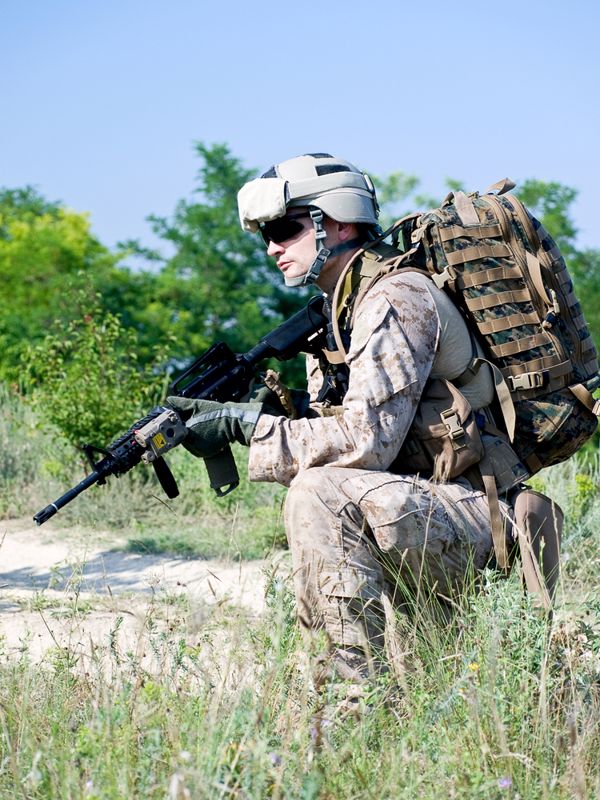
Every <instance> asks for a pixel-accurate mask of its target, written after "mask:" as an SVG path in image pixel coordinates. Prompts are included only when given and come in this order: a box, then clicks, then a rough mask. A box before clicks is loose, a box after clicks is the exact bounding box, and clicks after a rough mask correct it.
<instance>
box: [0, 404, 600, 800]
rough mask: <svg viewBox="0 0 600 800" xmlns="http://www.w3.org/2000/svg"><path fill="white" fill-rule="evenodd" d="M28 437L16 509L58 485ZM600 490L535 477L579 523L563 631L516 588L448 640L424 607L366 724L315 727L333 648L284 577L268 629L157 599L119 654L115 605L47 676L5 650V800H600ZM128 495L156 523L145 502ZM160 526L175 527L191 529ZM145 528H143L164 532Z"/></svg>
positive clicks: (185, 478) (188, 496)
mask: <svg viewBox="0 0 600 800" xmlns="http://www.w3.org/2000/svg"><path fill="white" fill-rule="evenodd" d="M15 413H16V412H15ZM6 424H7V423H6V422H2V425H6ZM11 424H13V423H11ZM22 427H23V426H22V424H21V423H18V424H16V425H14V427H13V428H12V429H11V433H10V436H14V435H17V437H19V436H20V437H21V438H20V439H18V441H19V445H18V447H21V448H23V450H22V451H19V452H22V453H23V454H24V459H23V462H22V463H16V462H10V463H8V461H7V462H6V463H7V464H8V467H5V466H3V467H2V473H1V474H2V480H3V482H4V483H3V486H5V487H8V491H9V492H14V493H15V495H16V494H17V493H18V489H17V485H18V482H19V481H20V480H23V479H24V478H25V479H26V480H29V481H30V484H31V485H30V488H29V489H28V491H30V492H31V497H33V496H35V493H36V492H37V491H40V490H41V489H43V488H44V487H43V486H42V483H43V481H42V482H41V483H39V484H38V483H37V481H38V480H40V479H39V473H38V472H37V471H36V470H37V469H38V464H39V461H38V457H37V455H36V454H39V452H42V454H43V456H44V458H50V457H51V456H53V455H55V451H54V450H53V448H54V443H53V442H52V441H51V440H46V439H44V440H43V441H42V440H39V441H38V440H36V441H37V445H36V448H35V451H34V453H33V456H32V457H31V459H30V456H29V455H28V451H27V442H28V440H27V437H25V438H23V436H22V433H23V432H22ZM0 430H4V431H6V428H4V429H0ZM35 435H36V436H37V435H38V434H37V433H36V434H35ZM31 436H33V433H32V434H31ZM6 441H7V443H8V445H9V446H13V447H16V445H15V444H14V442H13V441H12V440H11V438H10V437H9V438H8V439H7V440H6ZM40 442H42V444H40ZM40 447H41V451H40V449H39V448H40ZM44 448H47V449H44ZM32 452H33V451H32ZM185 456H186V454H184V453H182V454H181V459H182V460H181V464H179V462H177V467H179V468H180V469H181V476H182V485H183V486H184V487H186V489H187V491H186V493H185V495H184V497H183V499H182V506H181V508H182V509H183V510H181V511H178V513H180V514H181V515H182V518H188V515H190V516H192V515H193V514H194V513H197V512H198V509H201V510H202V513H204V514H205V515H207V514H210V513H212V511H211V509H212V508H213V506H212V505H211V504H212V503H213V502H214V501H213V500H212V498H210V495H209V494H207V493H206V492H205V491H204V488H203V487H204V478H203V477H199V476H201V475H202V473H201V471H200V470H201V464H200V463H199V462H194V461H192V460H191V459H187V458H186V457H185ZM178 457H179V456H178ZM28 459H30V460H28ZM17 460H18V459H17ZM28 465H29V466H28ZM191 465H193V466H191ZM188 469H189V470H190V473H189V474H188V473H187V472H186V470H188ZM196 469H198V472H196ZM23 476H24V478H23ZM48 480H50V478H49V479H48ZM599 481H600V465H599V463H598V460H597V459H591V460H589V461H587V462H585V463H584V462H583V461H576V460H573V461H571V462H569V463H568V464H566V465H563V466H561V467H558V468H555V469H553V470H549V471H547V472H546V473H543V474H542V475H541V476H539V477H537V478H536V479H535V484H536V486H537V487H538V488H541V489H546V490H547V491H548V492H549V493H550V494H552V496H554V497H555V498H556V499H557V500H558V502H559V503H561V505H562V506H563V508H564V510H565V512H566V531H565V538H564V552H565V556H566V560H565V563H564V568H563V580H562V584H561V586H560V589H559V593H558V602H557V610H556V614H555V616H554V618H553V620H548V618H546V617H544V616H543V615H541V614H540V612H539V611H538V610H537V609H536V608H535V607H534V606H533V605H532V603H531V602H530V598H528V597H526V596H525V595H524V594H523V592H522V588H521V585H520V579H519V575H518V574H517V572H514V573H513V574H512V576H511V578H510V579H509V580H507V581H502V580H499V579H498V578H497V577H496V576H495V575H494V574H492V573H490V574H486V575H485V576H484V580H483V587H482V589H481V591H480V592H479V593H478V594H472V595H469V596H465V597H464V598H463V599H462V601H461V602H460V603H459V605H458V606H457V608H456V612H455V616H454V618H453V620H452V621H451V622H449V623H448V624H447V625H445V626H440V625H439V624H434V623H433V622H430V621H428V619H427V617H426V616H424V615H426V613H427V611H426V610H425V611H421V612H420V614H419V615H418V619H419V624H417V623H412V622H410V621H409V620H408V618H404V617H402V618H399V619H398V620H397V624H395V625H394V626H393V631H392V627H390V640H389V641H390V644H389V648H390V656H391V661H392V664H393V666H394V672H393V675H392V678H391V679H388V680H386V681H384V680H383V679H382V680H381V682H380V683H379V684H377V685H374V686H373V687H372V690H371V694H370V697H369V698H368V700H369V703H368V706H366V707H365V709H364V710H365V713H364V715H363V716H362V718H361V719H360V720H356V719H354V718H352V717H349V718H347V719H340V720H338V721H336V722H335V723H334V724H328V720H327V715H325V716H324V715H323V714H321V713H320V711H321V709H320V706H321V704H322V702H323V700H322V699H320V698H318V697H317V695H316V694H315V692H314V690H313V687H312V684H311V681H310V673H311V670H310V664H311V661H312V659H313V658H314V656H315V654H316V653H318V652H319V644H320V643H319V642H318V641H313V642H307V641H305V640H304V639H302V638H301V637H300V636H299V633H298V630H297V627H296V624H295V621H294V611H293V598H292V594H291V589H290V581H289V578H288V577H286V575H285V574H283V575H282V574H280V572H278V573H274V574H268V575H267V576H266V578H267V580H266V583H267V608H266V612H265V614H264V615H263V616H262V617H260V618H257V619H252V618H250V617H249V616H248V614H245V613H242V612H241V611H240V610H236V609H235V608H231V607H228V606H226V605H223V606H219V605H216V606H214V607H212V608H211V609H210V610H209V611H208V612H207V613H206V614H204V615H201V616H200V617H199V616H198V615H197V614H194V613H193V612H192V610H191V609H190V608H189V607H187V606H186V604H185V603H181V604H180V605H179V606H177V609H176V615H175V616H171V617H170V619H169V624H168V625H166V626H165V625H160V624H159V620H160V618H161V613H162V611H161V608H160V607H159V603H160V599H159V598H158V597H156V598H154V599H152V600H151V601H150V604H149V606H148V608H147V610H146V614H145V616H144V620H143V626H142V628H141V630H140V634H139V639H138V640H136V641H129V642H127V643H124V641H123V639H122V638H120V637H119V629H120V627H121V625H122V615H123V613H124V611H123V610H122V604H120V605H119V606H118V608H117V610H115V611H114V616H113V629H112V631H111V632H110V633H109V634H108V635H107V636H106V637H105V638H104V639H99V640H94V641H90V642H89V644H87V646H86V647H84V648H82V647H81V646H80V647H78V648H71V649H70V648H66V649H65V648H58V647H56V648H54V649H52V650H49V651H47V653H46V654H45V656H44V657H43V659H42V661H41V662H39V661H36V662H34V660H33V659H32V657H31V655H30V652H29V649H28V647H27V644H26V643H24V646H23V647H22V648H21V651H20V653H19V655H18V656H17V657H15V656H14V655H13V654H9V653H8V652H2V653H0V742H1V754H0V798H7V799H8V798H13V797H14V798H21V797H22V798H32V799H33V798H58V797H60V798H93V799H95V800H117V798H119V799H120V798H127V799H128V800H129V798H132V799H134V800H135V799H137V798H139V799H140V800H142V798H144V799H145V798H161V800H162V798H171V799H172V800H183V799H184V798H211V799H212V798H239V799H240V800H241V799H242V798H244V800H246V799H247V798H248V799H249V798H256V799H257V800H263V798H290V799H293V800H296V799H297V798H301V799H302V800H313V799H314V800H316V799H317V798H322V800H333V799H334V798H365V800H367V798H390V799H391V798H411V799H412V798H415V797H418V798H425V800H427V799H428V798H432V799H433V798H436V800H437V798H440V799H441V798H444V800H445V799H446V798H465V800H467V799H468V800H471V799H472V798H482V799H484V798H485V800H487V799H488V798H513V800H516V799H517V798H520V799H521V800H534V798H535V799H536V800H537V798H541V799H543V800H546V799H548V800H550V799H552V800H555V799H557V800H563V799H564V800H570V799H571V798H590V799H591V798H596V797H599V796H600V760H599V759H598V753H600V595H599V594H598V589H597V585H598V580H597V576H598V574H599V567H600V564H599V560H600V547H599V541H598V525H599V523H600V494H599V491H598V486H599V485H600V484H599ZM116 483H117V484H118V482H116ZM132 487H133V488H132V491H135V492H139V501H140V502H141V503H142V505H143V504H144V503H145V504H146V506H145V507H146V509H147V508H148V500H147V497H148V492H147V491H146V489H147V487H146V485H145V484H143V483H141V484H139V485H138V484H135V483H133V484H132ZM193 487H196V489H197V494H194V490H193ZM46 488H47V487H46ZM119 488H120V489H121V490H122V488H123V487H122V484H121V486H119V485H117V486H115V488H114V489H109V490H108V492H106V489H107V487H104V488H103V489H98V495H100V494H101V493H102V492H105V495H104V496H110V492H114V493H115V494H114V495H112V496H113V498H114V501H115V502H116V496H117V495H116V493H117V490H118V489H119ZM129 488H130V487H129V486H128V487H127V490H128V491H129ZM266 488H267V489H268V491H269V492H270V491H271V490H270V489H269V487H266ZM125 494H127V492H126V493H125ZM232 497H233V495H232ZM239 497H243V498H244V502H245V503H246V504H247V505H248V507H249V508H254V509H257V508H259V507H261V505H262V506H264V507H266V506H268V505H269V503H271V502H272V500H273V498H276V501H277V503H278V502H279V500H278V498H277V495H276V494H275V495H271V494H266V495H261V494H260V491H258V490H257V491H256V492H255V490H254V489H253V488H245V489H244V490H243V491H242V493H240V495H239ZM47 499H49V498H44V502H45V501H47ZM80 500H83V498H80ZM15 502H16V501H15ZM75 502H76V503H78V502H79V501H75ZM89 502H90V503H91V502H92V501H91V500H90V501H89ZM130 502H131V503H133V502H135V503H137V502H138V498H137V497H136V498H135V499H134V500H133V501H132V500H130ZM230 502H231V503H232V505H231V506H229V507H226V508H225V510H224V511H222V512H221V513H223V514H224V515H227V514H229V515H230V516H229V517H228V518H227V524H228V525H230V526H231V528H232V529H233V530H234V531H235V530H236V529H237V526H238V525H241V524H243V523H242V522H241V520H243V519H244V517H243V513H245V512H240V511H238V512H237V514H238V516H237V518H236V510H235V506H234V505H233V500H231V499H230ZM203 503H205V504H206V505H203ZM73 506H75V504H73ZM83 507H84V506H83V505H82V503H80V502H79V508H83ZM157 507H160V505H159V506H157ZM88 508H89V507H88ZM93 508H96V509H97V511H96V512H95V513H97V514H98V518H97V524H98V525H101V524H104V523H105V522H106V517H103V516H102V514H104V512H103V511H102V508H101V506H93ZM132 509H133V507H132ZM132 509H130V514H132V515H133V514H134V510H132ZM70 513H73V514H74V515H75V514H76V513H83V512H80V511H77V512H76V511H75V510H73V511H72V512H70ZM86 513H88V514H89V513H91V512H90V511H89V510H88V511H87V512H86ZM107 513H108V512H107ZM111 513H112V512H111ZM135 513H137V512H135ZM153 513H155V510H154V512H153ZM163 513H164V514H165V525H164V529H165V530H167V529H168V527H169V523H170V522H171V524H172V521H173V519H177V517H175V516H168V515H169V514H171V512H168V511H166V510H165V511H164V512H163ZM63 518H64V517H63ZM151 518H152V514H148V516H147V517H146V518H145V519H147V520H148V522H147V523H146V522H144V523H143V524H148V526H149V527H148V531H152V532H153V534H154V535H157V530H158V528H157V526H156V524H155V523H151V522H150V520H151ZM73 519H75V517H73ZM153 525H154V527H151V526H153ZM141 530H142V529H140V531H141ZM270 535H271V534H270ZM233 555H236V553H234V554H233ZM0 556H1V550H0ZM119 608H120V609H121V610H118V609H119ZM77 613H79V612H77V611H75V612H74V615H73V619H72V624H73V626H75V625H76V623H77V618H76V615H77ZM81 613H82V614H83V613H85V612H84V611H83V610H82V611H81ZM399 653H408V654H409V656H408V657H405V658H404V657H399V655H398V654H399ZM149 655H150V656H151V658H148V656H149ZM367 712H368V713H367Z"/></svg>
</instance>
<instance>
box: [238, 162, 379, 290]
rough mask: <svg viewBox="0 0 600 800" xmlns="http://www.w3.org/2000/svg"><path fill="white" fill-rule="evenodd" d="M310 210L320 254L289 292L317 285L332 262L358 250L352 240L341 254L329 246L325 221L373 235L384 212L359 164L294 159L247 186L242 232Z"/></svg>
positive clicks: (242, 200) (242, 199) (243, 195)
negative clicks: (349, 225)
mask: <svg viewBox="0 0 600 800" xmlns="http://www.w3.org/2000/svg"><path fill="white" fill-rule="evenodd" d="M298 206H307V207H308V209H309V212H310V217H311V219H312V223H313V226H314V228H315V236H316V245H317V254H316V258H315V260H314V261H313V263H312V264H311V266H310V268H309V270H308V271H307V273H306V274H305V275H302V276H300V277H298V278H291V279H289V280H286V284H287V285H288V286H299V285H302V284H307V283H314V282H315V281H316V280H317V278H318V277H319V274H320V272H321V270H322V269H323V266H324V264H325V262H326V261H327V259H328V258H329V256H331V255H337V254H338V253H339V252H340V251H341V250H342V249H349V248H351V247H356V246H357V244H359V242H358V241H357V240H352V241H351V242H347V243H346V244H344V245H341V246H337V247H336V248H332V249H328V248H327V247H326V244H325V229H324V227H323V217H324V216H325V215H326V216H328V217H331V219H333V220H335V221H336V222H353V223H361V224H362V225H363V226H364V228H365V230H366V231H367V232H369V231H372V232H373V234H376V233H377V232H378V231H379V227H378V223H377V217H378V215H379V206H378V204H377V197H376V194H375V187H374V186H373V182H372V181H371V179H370V178H369V176H368V175H367V174H366V173H364V172H361V171H360V170H359V169H358V168H357V167H355V166H354V164H351V163H350V162H349V161H344V160H343V159H341V158H335V157H334V156H331V155H329V154H328V153H308V154H307V155H303V156H297V157H296V158H290V159H288V160H287V161H282V162H281V163H280V164H276V165H275V166H273V167H271V168H270V169H269V170H267V172H265V173H264V174H263V175H261V176H260V178H256V179H255V180H252V181H250V182H249V183H246V184H245V185H244V186H242V188H241V189H240V191H239V193H238V208H239V214H240V222H241V224H242V228H243V229H244V230H247V231H252V232H256V231H258V230H260V229H261V227H262V226H263V225H264V224H265V223H266V222H270V221H271V220H274V219H278V218H280V217H283V216H285V214H286V213H287V210H288V209H290V208H294V207H298Z"/></svg>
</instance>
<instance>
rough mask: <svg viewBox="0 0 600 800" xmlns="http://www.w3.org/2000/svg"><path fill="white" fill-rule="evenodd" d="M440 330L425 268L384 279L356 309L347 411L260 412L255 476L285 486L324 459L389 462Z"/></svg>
mask: <svg viewBox="0 0 600 800" xmlns="http://www.w3.org/2000/svg"><path fill="white" fill-rule="evenodd" d="M439 335H440V324H439V317H438V313H437V311H436V306H435V303H434V300H433V298H432V296H431V293H430V291H429V289H428V288H427V286H426V285H425V284H424V282H423V279H422V278H420V277H419V276H416V275H412V274H410V273H408V274H406V273H405V274H402V275H391V276H389V277H387V278H385V279H383V280H381V281H379V282H378V283H377V284H376V285H375V286H374V287H373V289H372V290H371V291H369V293H368V295H367V296H366V297H365V299H364V300H363V302H362V303H361V304H360V306H359V308H358V309H357V311H356V316H355V320H354V326H353V331H352V341H351V344H350V348H349V351H348V356H347V364H348V366H349V370H350V379H349V387H348V392H347V394H346V396H345V398H344V401H343V407H342V410H341V413H339V414H335V415H332V416H327V417H317V418H314V419H298V420H290V419H287V418H285V417H272V416H268V415H266V414H265V415H263V416H261V417H260V419H259V421H258V424H257V426H256V430H255V433H254V436H253V437H252V442H251V446H250V459H249V477H250V479H251V480H255V481H277V482H278V483H282V484H284V485H286V486H289V484H290V483H291V482H292V480H293V479H294V477H295V476H296V474H297V473H298V472H299V471H301V470H306V469H309V468H311V467H317V466H326V465H327V466H332V467H347V468H356V469H365V470H386V469H387V468H388V467H389V466H390V464H391V463H392V462H393V461H394V458H395V457H396V455H397V454H398V452H399V450H400V447H401V445H402V443H403V441H404V438H405V436H406V434H407V432H408V430H409V428H410V425H411V422H412V420H413V417H414V415H415V412H416V410H417V406H418V404H419V400H420V397H421V394H422V392H423V388H424V386H425V382H426V381H427V379H428V377H429V375H430V373H431V371H432V367H433V364H434V359H435V355H436V349H437V345H438V339H439Z"/></svg>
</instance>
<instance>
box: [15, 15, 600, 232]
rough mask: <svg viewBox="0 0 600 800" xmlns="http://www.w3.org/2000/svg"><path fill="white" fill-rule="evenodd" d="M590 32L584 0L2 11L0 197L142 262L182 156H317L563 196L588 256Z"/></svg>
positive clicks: (173, 194)
mask: <svg viewBox="0 0 600 800" xmlns="http://www.w3.org/2000/svg"><path fill="white" fill-rule="evenodd" d="M599 30H600V3H599V2H598V0H571V2H564V0H560V2H558V1H557V0H545V2H544V1H543V0H529V1H527V0H503V1H502V2H493V3H492V2H485V0H479V2H473V0H466V1H465V2H461V0H457V2H449V1H448V0H444V1H442V0H422V2H421V3H415V2H408V1H407V0H395V2H394V1H393V0H371V2H356V0H345V2H341V1H339V0H331V2H327V0H321V2H313V1H312V0H307V1H306V2H304V3H297V2H296V3H290V2H284V1H283V0H277V1H275V0H267V1H266V2H260V0H256V1H255V2H254V3H242V2H237V0H221V2H204V1H201V0H162V2H159V1H158V0H143V1H142V0H102V2H100V1H99V0H87V1H84V0H70V1H67V0H52V2H50V0H13V1H9V0H0V98H1V101H0V113H1V114H2V119H1V124H0V186H4V187H9V188H15V187H20V186H24V185H27V184H31V185H34V186H36V187H37V188H38V190H39V191H40V192H41V193H42V194H43V195H44V196H45V197H46V198H47V199H49V200H60V201H62V202H64V203H65V204H66V205H67V206H68V207H70V208H73V209H75V210H76V211H86V212H89V214H90V219H91V224H92V230H93V231H94V233H95V234H96V235H97V236H98V237H99V239H100V240H101V241H102V242H103V243H104V244H106V245H108V246H111V247H112V246H114V245H115V244H116V243H117V242H118V241H120V240H125V239H130V238H139V239H140V240H141V242H142V244H145V245H148V246H155V245H156V243H157V240H156V239H155V238H154V236H153V234H152V232H151V229H150V226H149V224H148V222H147V221H146V217H147V216H148V215H149V214H157V215H159V216H169V215H170V214H171V213H172V212H173V210H174V207H175V205H176V203H177V201H178V200H179V199H181V198H189V197H190V196H191V193H192V191H193V189H194V181H195V176H196V173H197V171H198V168H199V161H198V158H197V156H196V155H195V152H194V146H193V145H194V142H195V141H202V142H204V143H206V144H212V143H216V142H226V143H227V144H228V145H229V147H230V148H231V151H232V153H233V154H234V155H235V156H237V157H238V158H239V159H240V160H241V161H242V163H243V164H244V166H246V167H251V168H257V169H260V170H261V171H263V170H265V169H267V168H268V167H269V166H270V165H271V164H273V163H275V162H277V161H282V160H284V159H286V158H289V157H292V156H294V155H298V154H301V153H308V152H316V151H318V152H331V153H333V154H334V155H338V156H340V157H342V158H346V159H348V160H350V161H353V162H354V163H355V164H357V165H358V166H359V167H360V168H361V169H364V170H366V171H368V172H371V173H373V174H376V175H381V176H383V175H386V174H388V173H390V172H393V171H396V170H402V171H405V172H408V173H412V174H414V175H417V176H418V177H419V178H420V179H421V186H420V189H421V190H422V191H423V192H427V193H429V194H433V195H437V196H442V195H443V194H445V189H444V179H445V178H446V177H452V178H458V179H460V180H462V181H463V182H464V183H465V185H466V186H467V187H468V188H469V189H480V190H484V189H485V188H486V187H487V186H488V185H490V184H491V183H493V182H495V181H496V180H498V179H500V178H503V177H505V176H509V177H511V178H513V179H514V180H517V181H522V180H524V179H525V178H530V177H534V178H538V179H541V180H548V181H549V180H555V181H560V182H561V183H565V184H567V185H568V186H572V187H573V188H575V189H577V191H578V193H579V194H578V199H577V201H576V204H575V206H574V217H575V222H576V225H577V227H578V228H579V239H578V243H579V245H580V246H589V247H600V229H599V226H598V223H597V217H598V209H599V208H600V202H599V199H598V198H599V195H598V191H599V190H600V180H599V178H600V175H599V167H598V164H599V157H598V147H599V144H600V104H599V96H600V92H599V89H600V81H599V78H600V55H599V51H600V34H599Z"/></svg>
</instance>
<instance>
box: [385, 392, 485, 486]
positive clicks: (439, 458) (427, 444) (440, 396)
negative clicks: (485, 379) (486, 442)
mask: <svg viewBox="0 0 600 800" xmlns="http://www.w3.org/2000/svg"><path fill="white" fill-rule="evenodd" d="M482 456H483V445H482V443H481V437H480V435H479V430H478V428H477V422H476V420H475V415H474V413H473V410H472V409H471V406H470V405H469V403H468V401H467V400H466V399H465V397H464V396H463V395H462V394H461V393H460V391H459V390H458V389H457V388H456V387H455V386H453V384H451V383H450V382H449V381H447V380H443V379H437V378H436V379H433V380H429V381H428V382H427V384H426V386H425V390H424V392H423V395H422V396H421V400H420V403H419V406H418V408H417V413H416V414H415V418H414V420H413V423H412V425H411V428H410V431H409V434H408V436H407V438H406V440H405V442H404V444H403V445H402V448H401V450H400V453H399V454H398V456H397V457H396V459H395V461H394V463H393V464H392V466H391V467H390V469H391V471H392V472H399V473H404V474H411V473H414V472H420V473H422V474H426V475H431V477H432V479H433V480H434V481H438V482H443V481H447V480H452V479H453V478H457V477H458V476H459V475H462V473H463V472H464V471H465V470H466V469H468V468H469V467H470V466H472V465H473V464H476V463H477V462H478V461H479V460H480V459H481V457H482Z"/></svg>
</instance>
